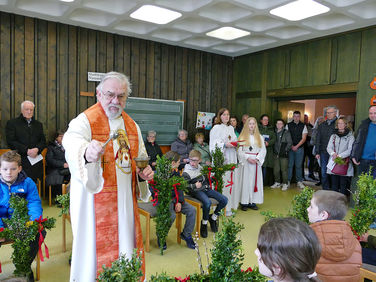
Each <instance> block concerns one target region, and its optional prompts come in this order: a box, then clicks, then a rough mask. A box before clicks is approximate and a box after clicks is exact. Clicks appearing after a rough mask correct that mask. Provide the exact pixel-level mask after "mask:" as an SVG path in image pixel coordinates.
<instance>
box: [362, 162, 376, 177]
mask: <svg viewBox="0 0 376 282" xmlns="http://www.w3.org/2000/svg"><path fill="white" fill-rule="evenodd" d="M371 166H372V169H371V174H372V176H373V178H375V179H376V161H375V160H364V159H361V160H360V165H359V172H358V174H359V175H360V174H362V173H363V172H364V173H368V172H369V169H370V167H371Z"/></svg>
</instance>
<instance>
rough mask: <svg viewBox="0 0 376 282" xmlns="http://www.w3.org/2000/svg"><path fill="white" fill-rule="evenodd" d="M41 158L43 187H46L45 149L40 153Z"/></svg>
mask: <svg viewBox="0 0 376 282" xmlns="http://www.w3.org/2000/svg"><path fill="white" fill-rule="evenodd" d="M40 154H41V155H42V157H43V187H44V188H45V187H46V155H47V148H44V149H43V150H42V152H41V153H40Z"/></svg>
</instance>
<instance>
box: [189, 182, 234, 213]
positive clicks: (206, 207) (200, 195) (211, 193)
mask: <svg viewBox="0 0 376 282" xmlns="http://www.w3.org/2000/svg"><path fill="white" fill-rule="evenodd" d="M192 196H193V197H194V198H196V199H198V200H199V201H200V202H202V219H203V220H208V219H209V212H210V206H211V201H210V199H209V198H213V199H216V200H217V201H218V205H217V207H216V208H215V211H214V213H215V214H216V215H218V214H219V212H220V211H221V210H222V209H223V208H224V207H225V206H226V205H227V198H226V197H225V196H223V195H222V194H221V193H219V192H217V191H215V190H211V189H209V190H206V191H197V192H193V193H192Z"/></svg>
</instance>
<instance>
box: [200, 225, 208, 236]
mask: <svg viewBox="0 0 376 282" xmlns="http://www.w3.org/2000/svg"><path fill="white" fill-rule="evenodd" d="M200 233H201V237H202V238H207V237H208V225H207V224H203V223H202V221H201V227H200Z"/></svg>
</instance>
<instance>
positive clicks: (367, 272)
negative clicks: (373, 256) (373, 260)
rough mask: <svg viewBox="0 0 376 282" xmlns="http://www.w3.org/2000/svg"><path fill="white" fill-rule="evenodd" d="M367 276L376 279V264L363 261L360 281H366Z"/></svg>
mask: <svg viewBox="0 0 376 282" xmlns="http://www.w3.org/2000/svg"><path fill="white" fill-rule="evenodd" d="M365 278H367V279H369V280H372V281H376V266H374V265H370V264H366V263H363V265H362V267H361V268H360V281H361V282H364V279H365Z"/></svg>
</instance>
